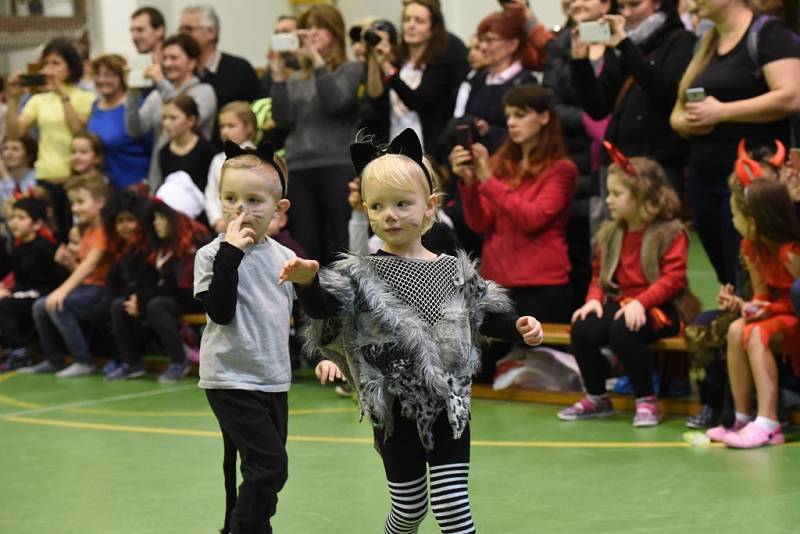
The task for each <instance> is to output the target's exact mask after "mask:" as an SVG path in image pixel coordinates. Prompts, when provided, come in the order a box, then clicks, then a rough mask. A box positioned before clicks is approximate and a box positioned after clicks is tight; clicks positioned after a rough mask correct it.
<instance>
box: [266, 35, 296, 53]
mask: <svg viewBox="0 0 800 534" xmlns="http://www.w3.org/2000/svg"><path fill="white" fill-rule="evenodd" d="M270 39H271V42H272V49H273V50H274V51H276V52H291V51H293V50H297V49H298V48H300V40H299V39H298V38H297V34H296V33H274V34H272V36H271V37H270Z"/></svg>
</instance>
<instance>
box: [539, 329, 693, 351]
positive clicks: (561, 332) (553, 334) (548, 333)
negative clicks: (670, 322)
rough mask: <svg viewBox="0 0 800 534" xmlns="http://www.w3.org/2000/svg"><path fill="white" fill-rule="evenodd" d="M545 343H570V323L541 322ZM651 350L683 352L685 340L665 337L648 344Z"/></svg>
mask: <svg viewBox="0 0 800 534" xmlns="http://www.w3.org/2000/svg"><path fill="white" fill-rule="evenodd" d="M542 330H543V331H544V342H543V344H545V345H558V346H566V345H569V344H570V338H569V332H570V325H568V324H557V323H542ZM648 347H650V348H651V349H652V350H661V351H669V352H685V351H686V340H685V339H683V337H682V336H674V337H665V338H664V339H659V340H657V341H654V342H653V343H651V344H650V345H648Z"/></svg>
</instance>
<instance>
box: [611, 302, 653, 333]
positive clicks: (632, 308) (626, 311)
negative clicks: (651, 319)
mask: <svg viewBox="0 0 800 534" xmlns="http://www.w3.org/2000/svg"><path fill="white" fill-rule="evenodd" d="M623 315H624V316H625V326H627V327H628V330H630V331H631V332H638V331H639V329H640V328H641V327H643V326H644V325H645V323H646V322H647V311H646V310H645V309H644V306H642V303H641V302H639V301H638V300H636V299H633V300H632V301H630V302H628V303H627V304H626V305H624V306H623V307H621V308H620V309H619V310H617V313H615V314H614V320H615V321H616V320H617V319H619V318H620V317H622V316H623Z"/></svg>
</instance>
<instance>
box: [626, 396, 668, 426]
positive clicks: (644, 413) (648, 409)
mask: <svg viewBox="0 0 800 534" xmlns="http://www.w3.org/2000/svg"><path fill="white" fill-rule="evenodd" d="M661 417H662V414H661V409H660V408H659V406H658V402H657V401H653V402H649V401H644V402H637V403H636V415H634V416H633V426H636V427H643V426H656V425H657V424H658V423H660V422H661Z"/></svg>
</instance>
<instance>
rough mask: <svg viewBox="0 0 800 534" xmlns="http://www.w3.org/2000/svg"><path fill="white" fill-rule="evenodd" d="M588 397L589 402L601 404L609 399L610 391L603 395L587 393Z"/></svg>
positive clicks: (596, 404)
mask: <svg viewBox="0 0 800 534" xmlns="http://www.w3.org/2000/svg"><path fill="white" fill-rule="evenodd" d="M586 398H587V399H589V402H591V403H592V404H594V405H595V406H599V405H600V404H602V403H603V402H605V401H607V400H608V393H605V394H603V395H592V394H591V393H587V394H586Z"/></svg>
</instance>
